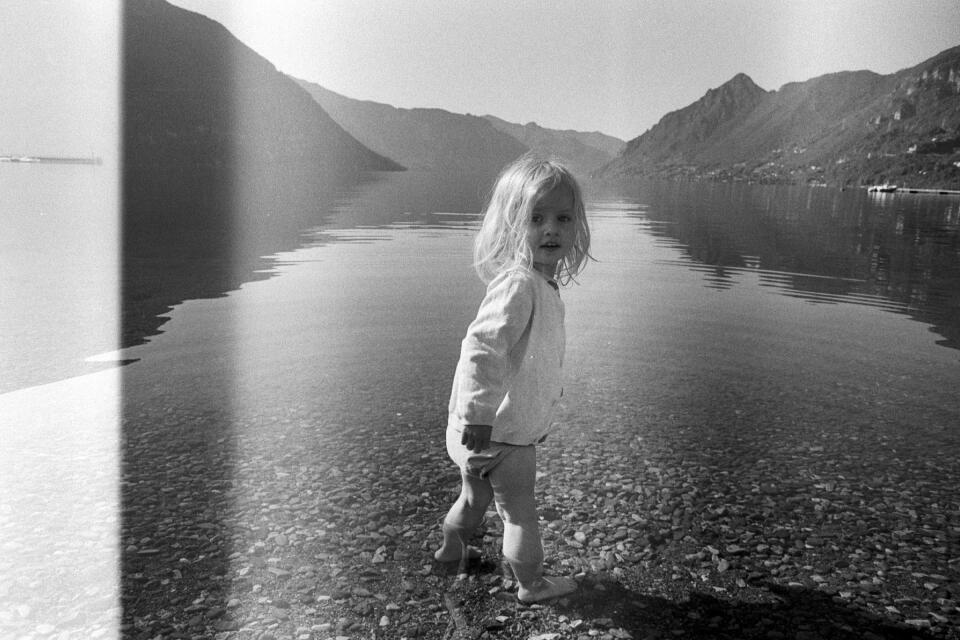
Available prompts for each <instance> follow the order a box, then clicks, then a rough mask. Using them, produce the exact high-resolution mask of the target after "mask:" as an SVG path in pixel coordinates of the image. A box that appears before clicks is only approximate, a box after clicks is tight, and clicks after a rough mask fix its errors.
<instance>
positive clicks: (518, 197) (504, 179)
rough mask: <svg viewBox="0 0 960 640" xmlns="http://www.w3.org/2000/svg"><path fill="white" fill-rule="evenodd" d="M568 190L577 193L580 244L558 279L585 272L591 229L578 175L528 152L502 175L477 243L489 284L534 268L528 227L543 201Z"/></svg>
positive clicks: (477, 258)
mask: <svg viewBox="0 0 960 640" xmlns="http://www.w3.org/2000/svg"><path fill="white" fill-rule="evenodd" d="M560 185H564V186H566V187H568V188H569V189H570V192H571V193H572V194H573V217H574V239H573V247H572V248H571V249H570V252H569V253H568V254H567V255H565V256H563V258H562V259H561V260H560V262H559V263H558V264H557V273H556V274H554V276H555V277H556V279H557V280H558V281H559V282H560V284H567V283H569V282H570V281H571V280H574V278H575V276H576V275H577V274H578V273H580V272H581V271H582V270H583V267H584V266H585V265H586V261H587V259H592V258H593V256H591V255H590V227H589V226H588V225H587V215H586V212H585V210H584V206H583V194H582V192H581V190H580V185H579V184H577V181H576V179H575V178H574V177H573V174H572V173H571V172H570V170H569V169H567V168H566V167H565V166H563V165H562V164H560V163H559V162H557V161H555V160H552V159H547V158H542V157H539V156H536V155H534V154H531V153H528V154H525V155H523V156H521V157H520V158H518V159H516V160H514V161H513V162H511V163H510V164H508V165H507V166H506V167H504V168H503V170H502V171H501V172H500V175H499V176H498V177H497V181H496V183H495V184H494V187H493V192H492V194H491V195H490V201H489V203H488V204H487V207H486V209H485V210H484V212H483V222H482V223H481V225H480V231H479V232H478V233H477V236H476V238H475V239H474V243H473V266H474V268H475V269H476V270H477V275H479V276H480V279H481V280H483V281H484V282H487V283H489V282H490V281H491V280H493V279H494V278H496V277H497V276H498V275H499V274H500V273H502V272H504V271H507V270H509V269H513V268H515V267H526V268H528V269H532V268H533V251H532V249H531V248H530V246H529V244H528V242H527V225H528V224H529V221H530V216H531V214H532V213H533V208H534V207H535V206H536V204H537V202H538V201H539V200H540V198H542V197H544V196H545V195H547V194H548V193H550V191H552V190H553V189H554V188H556V187H557V186H560Z"/></svg>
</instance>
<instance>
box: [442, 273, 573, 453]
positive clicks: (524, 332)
mask: <svg viewBox="0 0 960 640" xmlns="http://www.w3.org/2000/svg"><path fill="white" fill-rule="evenodd" d="M563 312H564V310H563V302H562V301H561V300H560V294H559V293H558V292H557V290H556V289H555V285H554V284H552V283H551V282H550V281H548V280H547V279H546V278H544V277H543V276H542V275H540V274H539V273H537V272H536V271H533V270H530V269H523V268H517V269H513V270H510V271H507V272H505V273H502V274H500V275H499V276H498V277H497V278H496V279H494V280H493V282H491V283H490V284H489V285H488V286H487V293H486V296H485V297H484V299H483V302H482V303H481V304H480V309H479V311H477V317H476V319H475V320H474V321H473V322H472V323H471V324H470V326H469V328H468V329H467V335H466V337H465V338H464V339H463V342H462V344H461V350H460V361H459V362H458V363H457V370H456V374H455V375H454V379H453V391H452V393H451V394H450V406H449V419H448V428H461V427H463V426H464V425H468V424H487V425H491V426H492V427H493V433H492V435H491V440H493V441H495V442H506V443H509V444H518V445H527V444H533V443H535V442H537V441H539V440H541V439H542V438H543V437H544V436H545V435H546V434H547V433H548V432H549V430H550V426H551V421H552V417H553V410H554V406H555V405H556V403H557V400H559V399H560V395H561V392H562V382H561V370H562V366H563V353H564V347H565V334H564V327H563Z"/></svg>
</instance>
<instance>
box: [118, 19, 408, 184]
mask: <svg viewBox="0 0 960 640" xmlns="http://www.w3.org/2000/svg"><path fill="white" fill-rule="evenodd" d="M123 61H124V70H123V108H124V148H125V157H124V160H125V162H126V163H131V164H132V166H140V165H143V164H147V165H155V164H156V163H157V162H158V161H160V162H164V163H170V162H180V163H182V162H189V163H191V164H195V165H196V164H200V165H223V164H227V165H232V164H235V163H238V162H245V163H252V164H259V163H276V162H291V161H299V162H311V163H314V164H315V166H316V168H317V170H318V171H323V172H330V173H333V172H343V171H345V170H351V171H361V170H397V169H401V168H402V167H401V166H400V165H398V164H397V163H395V162H393V161H392V160H389V159H387V158H385V157H382V156H380V155H378V154H376V153H373V152H372V151H370V150H369V149H367V148H365V147H364V146H363V145H361V144H360V143H359V142H358V141H357V140H355V139H354V138H353V137H351V136H350V135H349V134H348V133H346V132H345V131H344V130H343V128H342V127H340V126H339V125H338V124H337V123H336V122H334V120H333V119H332V118H330V116H329V115H328V114H327V113H325V112H324V111H323V109H322V108H320V107H319V106H318V105H317V104H316V102H315V101H313V100H312V99H311V98H310V96H309V95H308V94H307V93H306V92H305V91H303V90H302V89H301V88H300V87H298V86H297V85H296V83H294V82H293V81H291V80H290V79H289V78H288V77H286V76H285V75H284V74H282V73H280V72H278V71H277V70H276V68H275V67H274V66H273V65H272V64H271V63H269V62H268V61H267V60H265V59H264V58H262V57H261V56H259V55H258V54H257V53H256V52H254V51H253V50H252V49H250V48H248V47H247V46H245V45H244V44H243V43H241V42H240V41H239V40H237V39H236V38H235V37H233V35H232V34H230V32H229V31H227V29H225V28H224V27H223V26H222V25H220V24H219V23H217V22H214V21H213V20H210V19H208V18H206V17H204V16H202V15H200V14H197V13H193V12H191V11H187V10H184V9H180V8H178V7H175V6H173V5H171V4H169V3H167V2H164V1H163V0H129V1H128V2H126V3H125V4H124V29H123Z"/></svg>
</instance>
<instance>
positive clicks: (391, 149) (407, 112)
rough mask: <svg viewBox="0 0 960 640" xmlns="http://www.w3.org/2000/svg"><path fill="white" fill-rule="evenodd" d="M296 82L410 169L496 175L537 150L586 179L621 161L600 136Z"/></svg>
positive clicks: (613, 144) (614, 146)
mask: <svg viewBox="0 0 960 640" xmlns="http://www.w3.org/2000/svg"><path fill="white" fill-rule="evenodd" d="M297 82H298V83H299V84H300V86H301V87H303V88H305V89H306V90H307V91H308V92H309V93H310V95H312V96H313V97H314V99H315V100H316V101H317V102H318V103H319V104H320V105H321V106H322V107H323V108H324V110H326V111H327V113H329V114H330V115H331V116H332V117H333V119H334V120H336V121H337V122H338V123H340V124H341V125H343V127H344V129H346V130H347V131H349V132H350V133H351V134H353V135H354V136H355V137H356V138H357V139H358V140H360V141H361V142H362V143H363V144H365V145H366V146H368V147H370V148H371V149H374V150H376V151H378V152H379V153H382V154H384V155H387V156H389V157H391V158H394V159H396V160H397V161H398V162H401V163H402V164H404V165H405V166H407V167H410V168H419V169H443V170H445V171H448V170H450V168H452V167H457V168H460V169H461V170H466V171H469V172H473V173H476V172H478V171H480V172H485V173H492V174H495V173H496V172H497V171H499V170H500V169H501V168H502V167H503V165H504V164H506V163H507V162H509V161H511V160H513V159H514V158H516V157H517V156H519V155H521V154H523V153H525V152H526V151H528V150H533V151H536V152H538V153H542V154H545V155H553V156H557V157H559V158H561V159H563V160H564V161H566V162H567V164H568V165H569V166H570V168H571V169H572V170H573V171H574V172H577V173H581V174H582V175H587V174H589V173H590V172H592V171H594V170H596V169H598V168H600V167H601V166H603V165H604V164H606V163H607V162H609V161H610V160H612V159H613V158H614V157H616V155H617V153H618V152H619V151H620V149H621V148H622V147H623V144H624V142H623V140H619V139H617V138H614V137H612V136H608V135H605V134H603V133H597V132H593V133H584V132H579V131H570V130H566V131H559V130H555V129H546V128H544V127H541V126H539V125H537V124H535V123H530V124H526V125H520V124H513V123H510V122H507V121H505V120H501V119H500V118H496V117H494V116H483V117H478V116H472V115H462V114H457V113H451V112H449V111H444V110H442V109H423V108H420V109H401V108H397V107H393V106H391V105H388V104H382V103H378V102H370V101H364V100H355V99H353V98H348V97H346V96H343V95H340V94H338V93H335V92H333V91H330V90H329V89H326V88H324V87H322V86H321V85H318V84H315V83H312V82H307V81H306V80H297Z"/></svg>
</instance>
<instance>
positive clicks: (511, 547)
mask: <svg viewBox="0 0 960 640" xmlns="http://www.w3.org/2000/svg"><path fill="white" fill-rule="evenodd" d="M536 474H537V457H536V448H535V447H533V446H530V447H518V448H517V449H515V450H513V451H511V452H510V455H508V456H506V457H505V458H504V460H503V462H501V463H500V464H499V465H497V466H496V467H495V468H494V469H493V470H492V471H491V472H490V483H491V485H492V487H493V491H494V496H495V499H496V502H497V510H498V511H499V512H500V517H501V518H502V519H503V558H504V559H505V560H506V561H507V562H509V563H510V567H511V568H512V569H513V574H514V576H515V577H516V578H517V582H519V583H520V587H519V589H518V590H517V598H518V599H519V600H520V601H521V602H541V601H543V600H549V599H551V598H557V597H559V596H562V595H566V594H568V593H573V592H574V591H576V589H577V584H576V582H574V581H573V580H572V579H571V578H555V577H547V576H544V575H543V544H542V543H541V541H540V525H539V523H538V518H537V503H536V497H535V496H534V485H535V483H536Z"/></svg>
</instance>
